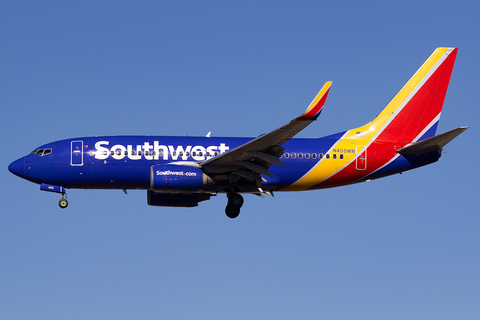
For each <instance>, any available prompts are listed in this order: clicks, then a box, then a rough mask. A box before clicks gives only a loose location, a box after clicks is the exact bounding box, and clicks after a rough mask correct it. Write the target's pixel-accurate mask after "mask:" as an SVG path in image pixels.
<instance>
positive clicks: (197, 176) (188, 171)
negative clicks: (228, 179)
mask: <svg viewBox="0 0 480 320" xmlns="http://www.w3.org/2000/svg"><path fill="white" fill-rule="evenodd" d="M213 183H214V182H213V180H212V179H211V178H210V177H209V176H207V175H206V174H205V173H203V171H202V170H201V169H200V168H195V167H187V166H182V165H174V164H159V165H154V166H152V167H151V168H150V190H154V191H170V192H172V191H195V190H201V189H202V188H203V187H204V186H207V185H211V184H213Z"/></svg>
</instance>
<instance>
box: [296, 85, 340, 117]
mask: <svg viewBox="0 0 480 320" xmlns="http://www.w3.org/2000/svg"><path fill="white" fill-rule="evenodd" d="M331 85H332V81H327V82H326V83H325V84H324V85H323V87H322V89H320V91H319V92H318V94H317V96H316V97H315V99H313V101H312V102H311V103H310V105H309V106H308V108H307V110H305V112H304V113H303V114H302V115H301V116H299V117H297V118H295V119H294V120H295V121H305V120H316V119H317V118H318V116H319V115H320V112H322V109H323V106H324V105H325V100H327V96H328V92H329V91H330V86H331Z"/></svg>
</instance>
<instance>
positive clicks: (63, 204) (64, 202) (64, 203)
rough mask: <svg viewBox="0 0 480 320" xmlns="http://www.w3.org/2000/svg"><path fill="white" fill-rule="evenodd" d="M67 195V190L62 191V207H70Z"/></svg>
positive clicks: (60, 204)
mask: <svg viewBox="0 0 480 320" xmlns="http://www.w3.org/2000/svg"><path fill="white" fill-rule="evenodd" d="M66 195H67V194H66V193H65V192H64V193H62V199H60V201H59V202H58V205H59V206H60V208H62V209H65V208H66V207H68V201H67V198H66Z"/></svg>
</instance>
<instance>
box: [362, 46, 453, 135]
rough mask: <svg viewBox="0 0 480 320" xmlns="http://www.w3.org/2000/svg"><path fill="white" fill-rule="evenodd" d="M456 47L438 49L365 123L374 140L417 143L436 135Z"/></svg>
mask: <svg viewBox="0 0 480 320" xmlns="http://www.w3.org/2000/svg"><path fill="white" fill-rule="evenodd" d="M456 56H457V48H438V49H436V50H435V51H434V52H433V53H432V55H431V56H430V57H429V58H428V59H427V61H425V63H424V64H423V65H422V66H421V67H420V69H418V71H417V72H416V73H415V74H414V75H413V77H412V78H411V79H410V80H409V81H408V82H407V83H406V84H405V86H404V87H403V88H402V89H401V90H400V91H399V92H398V93H397V95H396V96H395V97H394V98H393V99H392V101H390V103H389V104H388V105H387V106H386V107H385V109H384V110H383V111H382V112H381V113H380V114H379V115H378V117H377V118H376V119H375V120H374V121H373V122H371V123H370V124H368V125H367V126H368V131H370V132H372V131H373V132H374V133H375V137H374V140H377V141H399V142H409V143H410V142H416V141H419V140H423V139H426V138H429V137H432V136H434V135H435V131H436V127H437V123H438V120H439V119H440V114H441V112H442V107H443V101H444V100H445V95H446V93H447V88H448V83H449V81H450V75H451V74H452V69H453V65H454V63H455V58H456Z"/></svg>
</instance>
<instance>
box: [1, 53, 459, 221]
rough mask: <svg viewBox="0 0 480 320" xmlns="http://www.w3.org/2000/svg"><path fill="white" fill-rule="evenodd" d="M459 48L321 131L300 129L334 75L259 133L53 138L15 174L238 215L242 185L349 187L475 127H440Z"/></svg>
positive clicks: (420, 157)
mask: <svg viewBox="0 0 480 320" xmlns="http://www.w3.org/2000/svg"><path fill="white" fill-rule="evenodd" d="M456 55H457V49H456V48H438V49H436V50H435V51H434V52H433V54H432V55H431V56H430V57H429V58H428V59H427V61H425V63H424V64H423V65H422V66H421V67H420V69H418V71H417V72H416V73H415V74H414V75H413V77H412V78H411V79H410V80H409V81H408V82H407V84H406V85H405V86H404V87H403V88H402V89H401V90H400V92H398V94H397V95H396V96H395V97H394V98H393V99H392V101H390V103H388V104H387V106H386V107H385V108H384V109H383V111H382V112H381V113H380V114H379V115H378V116H377V117H376V118H375V119H374V120H373V121H371V122H370V123H368V124H366V125H364V126H361V127H358V128H354V129H350V130H347V131H342V132H339V133H336V134H332V135H329V136H326V137H323V138H316V139H295V138H293V137H294V136H295V135H296V134H297V133H299V132H300V131H301V130H303V129H304V128H305V127H307V126H308V125H309V124H310V123H312V122H313V121H315V120H316V119H317V117H318V116H319V115H320V113H321V112H322V109H323V106H324V105H325V100H326V98H327V95H328V93H329V90H330V86H331V84H332V83H331V82H327V83H325V85H324V86H323V87H322V89H321V90H320V92H319V93H318V94H317V96H316V97H315V99H313V101H312V102H311V104H310V105H309V106H308V108H307V109H306V111H305V112H304V113H303V114H301V115H300V116H298V117H296V118H294V119H293V120H291V121H290V122H288V123H287V124H285V125H284V126H282V127H280V128H278V129H276V130H273V131H271V132H269V133H267V134H264V135H261V136H259V137H257V138H215V137H210V136H209V135H207V137H172V136H111V137H110V136H106V137H82V138H74V139H66V140H60V141H56V142H51V143H47V144H45V145H42V146H40V147H38V148H36V149H35V150H33V151H32V152H31V153H30V154H29V155H27V156H25V157H23V158H20V159H18V160H16V161H14V162H12V163H11V164H10V166H9V167H8V169H9V170H10V171H11V172H12V173H13V174H15V175H17V176H19V177H21V178H24V179H26V180H28V181H31V182H33V183H37V184H40V189H41V190H45V191H51V192H57V193H59V194H61V196H62V198H61V200H60V202H59V205H60V207H61V208H66V207H67V205H68V202H67V199H66V190H67V189H71V188H73V189H119V190H123V191H124V192H125V193H126V192H127V190H128V189H142V190H146V191H147V202H148V204H149V205H151V206H165V207H194V206H197V205H198V203H199V202H201V201H205V200H209V199H210V197H211V196H213V195H216V194H218V193H224V194H226V196H227V199H228V201H227V206H226V209H225V212H226V214H227V216H228V217H230V218H236V217H237V216H238V215H239V213H240V208H241V207H242V205H243V201H244V199H243V197H242V194H248V193H250V194H254V195H258V196H262V197H264V196H265V195H271V196H272V195H273V193H274V192H279V191H302V190H315V189H324V188H332V187H339V186H344V185H349V184H353V183H358V182H363V181H368V180H373V179H378V178H382V177H386V176H390V175H393V174H396V173H402V172H403V171H407V170H411V169H414V168H418V167H421V166H424V165H427V164H430V163H433V162H436V161H437V160H438V159H439V158H440V156H441V155H442V150H443V147H444V146H445V145H446V144H447V143H448V142H450V141H451V140H452V139H454V138H455V137H456V136H458V135H459V134H460V133H462V132H463V131H465V130H466V129H467V128H468V127H460V128H457V129H454V130H451V131H448V132H446V133H442V134H439V135H435V134H436V129H437V124H438V121H439V119H440V114H441V111H442V107H443V102H444V99H445V94H446V92H447V88H448V84H449V81H450V76H451V73H452V69H453V65H454V63H455V58H456Z"/></svg>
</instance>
